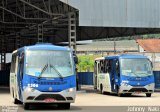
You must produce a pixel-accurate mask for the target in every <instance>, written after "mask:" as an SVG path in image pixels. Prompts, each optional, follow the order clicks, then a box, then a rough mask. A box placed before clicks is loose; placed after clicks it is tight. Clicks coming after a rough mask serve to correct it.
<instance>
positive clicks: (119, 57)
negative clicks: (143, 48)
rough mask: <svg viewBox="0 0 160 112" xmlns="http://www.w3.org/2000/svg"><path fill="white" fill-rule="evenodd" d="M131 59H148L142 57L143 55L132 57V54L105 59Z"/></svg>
mask: <svg viewBox="0 0 160 112" xmlns="http://www.w3.org/2000/svg"><path fill="white" fill-rule="evenodd" d="M129 58H147V57H146V56H142V55H131V54H122V55H118V56H106V57H105V59H129ZM147 59H148V58H147Z"/></svg>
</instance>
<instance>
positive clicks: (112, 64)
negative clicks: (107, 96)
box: [94, 54, 155, 97]
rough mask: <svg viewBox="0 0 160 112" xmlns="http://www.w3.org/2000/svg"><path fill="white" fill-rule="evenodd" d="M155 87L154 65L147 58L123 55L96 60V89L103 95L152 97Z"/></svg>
mask: <svg viewBox="0 0 160 112" xmlns="http://www.w3.org/2000/svg"><path fill="white" fill-rule="evenodd" d="M154 86H155V81H154V75H153V71H152V63H151V62H150V60H149V59H148V58H147V57H145V56H141V55H129V54H123V55H119V56H107V57H100V58H97V59H95V66H94V88H95V89H97V90H99V91H100V92H101V93H105V92H106V93H117V94H118V96H122V95H125V94H128V95H131V94H132V93H145V94H146V96H147V97H151V94H152V93H153V92H154Z"/></svg>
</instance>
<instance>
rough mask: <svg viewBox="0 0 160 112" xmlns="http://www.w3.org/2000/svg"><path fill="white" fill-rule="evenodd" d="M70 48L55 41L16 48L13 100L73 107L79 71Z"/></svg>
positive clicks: (11, 83)
mask: <svg viewBox="0 0 160 112" xmlns="http://www.w3.org/2000/svg"><path fill="white" fill-rule="evenodd" d="M76 62H77V58H75V57H74V55H73V52H72V50H71V49H70V48H65V47H60V46H55V45H52V44H36V45H33V46H26V47H23V48H20V49H18V50H16V51H14V52H13V54H12V62H11V70H10V93H11V95H12V97H13V100H14V103H15V104H18V103H23V104H24V109H29V107H30V104H31V103H56V104H57V105H58V107H63V108H65V109H69V108H70V103H74V102H75V97H76V71H75V63H76Z"/></svg>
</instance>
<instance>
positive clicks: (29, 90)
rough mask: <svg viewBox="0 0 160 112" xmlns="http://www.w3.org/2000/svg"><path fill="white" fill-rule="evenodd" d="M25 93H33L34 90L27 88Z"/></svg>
mask: <svg viewBox="0 0 160 112" xmlns="http://www.w3.org/2000/svg"><path fill="white" fill-rule="evenodd" d="M26 91H27V92H34V91H35V89H33V88H30V87H28V88H27V89H26Z"/></svg>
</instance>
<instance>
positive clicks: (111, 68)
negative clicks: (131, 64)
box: [109, 60, 115, 92]
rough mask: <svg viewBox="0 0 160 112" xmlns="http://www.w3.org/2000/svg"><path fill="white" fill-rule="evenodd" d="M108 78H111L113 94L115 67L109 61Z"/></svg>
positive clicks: (111, 61) (112, 62)
mask: <svg viewBox="0 0 160 112" xmlns="http://www.w3.org/2000/svg"><path fill="white" fill-rule="evenodd" d="M109 66H110V77H111V91H112V92H115V67H114V60H109Z"/></svg>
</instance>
